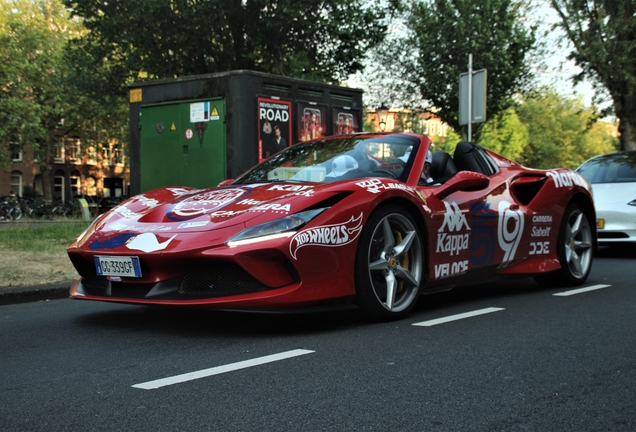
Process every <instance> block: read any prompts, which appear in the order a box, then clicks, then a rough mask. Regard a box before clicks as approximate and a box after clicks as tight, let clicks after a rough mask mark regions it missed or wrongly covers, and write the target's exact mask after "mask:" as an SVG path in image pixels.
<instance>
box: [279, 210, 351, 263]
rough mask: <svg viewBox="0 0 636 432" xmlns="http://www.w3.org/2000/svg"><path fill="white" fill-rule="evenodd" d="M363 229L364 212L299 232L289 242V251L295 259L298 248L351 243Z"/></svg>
mask: <svg viewBox="0 0 636 432" xmlns="http://www.w3.org/2000/svg"><path fill="white" fill-rule="evenodd" d="M361 231H362V213H360V216H358V217H354V216H351V219H349V220H348V221H347V222H344V223H340V224H334V225H323V226H319V227H314V228H309V229H306V230H303V231H300V232H298V233H297V234H296V235H295V236H293V237H292V239H291V241H290V242H289V253H290V254H291V256H292V257H293V258H294V259H297V258H296V253H297V252H298V249H300V248H301V247H304V246H326V247H337V246H344V245H346V244H349V243H351V242H352V241H354V240H355V239H356V238H358V236H359V235H360V232H361Z"/></svg>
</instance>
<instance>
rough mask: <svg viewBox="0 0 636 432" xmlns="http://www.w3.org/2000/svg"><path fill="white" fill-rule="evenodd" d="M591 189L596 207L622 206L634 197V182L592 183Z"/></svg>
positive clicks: (635, 194) (635, 197) (635, 193)
mask: <svg viewBox="0 0 636 432" xmlns="http://www.w3.org/2000/svg"><path fill="white" fill-rule="evenodd" d="M592 191H593V193H594V205H595V206H596V208H597V209H612V208H616V207H617V206H624V205H627V203H629V202H631V201H633V200H635V199H636V192H635V189H634V183H594V184H592Z"/></svg>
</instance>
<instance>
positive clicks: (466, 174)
mask: <svg viewBox="0 0 636 432" xmlns="http://www.w3.org/2000/svg"><path fill="white" fill-rule="evenodd" d="M489 184H490V179H489V178H488V177H486V176H485V175H483V174H480V173H476V172H472V171H460V172H458V173H457V174H455V175H454V176H453V177H451V178H450V179H449V180H448V181H447V182H446V183H444V184H443V185H442V186H441V187H440V188H439V189H438V190H437V191H435V193H434V194H433V195H435V196H436V197H437V198H439V199H444V198H446V197H447V196H448V195H450V194H452V193H454V192H457V191H462V192H473V191H478V190H483V189H486V188H487V187H488V185H489Z"/></svg>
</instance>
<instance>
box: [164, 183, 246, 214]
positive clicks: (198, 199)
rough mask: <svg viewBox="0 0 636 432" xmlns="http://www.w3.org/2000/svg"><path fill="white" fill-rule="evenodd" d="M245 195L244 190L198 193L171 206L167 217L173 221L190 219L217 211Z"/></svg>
mask: <svg viewBox="0 0 636 432" xmlns="http://www.w3.org/2000/svg"><path fill="white" fill-rule="evenodd" d="M246 193H247V191H246V190H245V189H219V190H212V191H208V192H203V193H198V194H196V195H194V196H191V197H189V198H186V199H184V200H183V201H181V202H179V203H177V204H175V205H173V206H172V207H171V208H170V209H169V210H168V213H167V216H168V217H169V218H170V219H173V220H182V219H192V218H195V217H197V216H201V215H203V214H206V213H211V212H213V211H215V210H218V209H220V208H221V207H224V206H226V205H228V204H230V203H232V202H234V201H236V200H237V199H238V198H240V197H241V196H242V195H244V194H246Z"/></svg>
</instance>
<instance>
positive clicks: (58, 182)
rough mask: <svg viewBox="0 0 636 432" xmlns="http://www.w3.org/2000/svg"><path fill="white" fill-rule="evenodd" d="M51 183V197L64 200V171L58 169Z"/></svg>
mask: <svg viewBox="0 0 636 432" xmlns="http://www.w3.org/2000/svg"><path fill="white" fill-rule="evenodd" d="M54 181H55V182H54V184H53V198H54V199H56V200H60V201H62V202H64V173H63V172H60V171H58V172H57V173H55V179H54Z"/></svg>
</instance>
